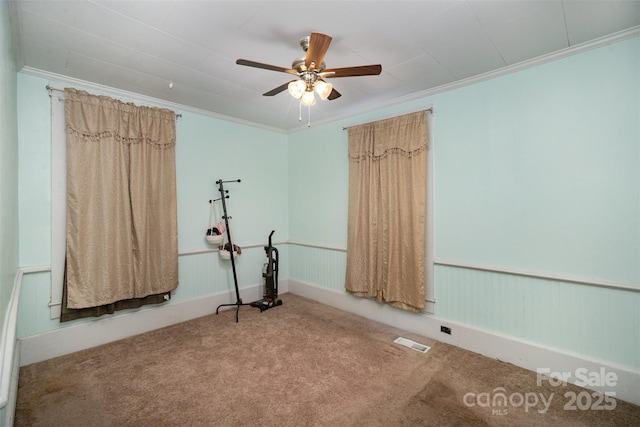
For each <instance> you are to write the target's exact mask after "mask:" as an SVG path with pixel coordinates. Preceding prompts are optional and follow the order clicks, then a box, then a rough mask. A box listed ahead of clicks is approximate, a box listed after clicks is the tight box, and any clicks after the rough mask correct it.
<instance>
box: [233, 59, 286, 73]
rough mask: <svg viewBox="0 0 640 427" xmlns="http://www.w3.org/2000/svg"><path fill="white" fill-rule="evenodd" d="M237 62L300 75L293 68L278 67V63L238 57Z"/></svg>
mask: <svg viewBox="0 0 640 427" xmlns="http://www.w3.org/2000/svg"><path fill="white" fill-rule="evenodd" d="M236 64H238V65H246V66H247V67H255V68H262V69H264V70H271V71H280V72H282V73H289V74H295V75H298V72H297V71H296V70H294V69H292V68H284V67H278V66H277V65H269V64H263V63H262V62H256V61H249V60H248V59H238V60H237V61H236Z"/></svg>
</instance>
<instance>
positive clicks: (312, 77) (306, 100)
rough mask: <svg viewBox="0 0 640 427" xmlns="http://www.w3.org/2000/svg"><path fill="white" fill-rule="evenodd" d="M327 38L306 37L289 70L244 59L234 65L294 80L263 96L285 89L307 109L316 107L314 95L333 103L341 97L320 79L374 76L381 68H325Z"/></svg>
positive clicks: (329, 38)
mask: <svg viewBox="0 0 640 427" xmlns="http://www.w3.org/2000/svg"><path fill="white" fill-rule="evenodd" d="M331 40H332V38H331V36H328V35H326V34H322V33H316V32H313V33H311V35H310V36H306V37H303V38H302V39H300V46H302V49H303V50H304V51H305V52H306V55H305V56H303V57H301V58H298V59H295V60H294V61H293V63H292V64H291V68H285V67H278V66H276V65H269V64H264V63H261V62H255V61H250V60H248V59H238V60H237V61H236V64H238V65H246V66H248V67H255V68H262V69H265V70H272V71H279V72H283V73H288V74H292V75H294V76H297V77H298V78H297V79H294V80H291V81H289V82H286V83H284V84H282V85H280V86H278V87H276V88H274V89H271V90H270V91H268V92H265V93H263V95H264V96H273V95H277V94H279V93H280V92H282V91H284V90H285V89H288V90H289V93H290V94H291V96H293V97H294V98H296V99H300V103H301V104H302V105H306V106H311V105H313V104H315V103H316V99H315V96H314V94H313V92H314V90H315V92H316V93H317V94H318V95H319V96H320V98H322V99H329V100H333V99H336V98H339V97H340V96H341V94H340V92H338V91H337V90H335V89H334V88H333V85H331V84H330V83H327V82H325V80H324V79H329V78H335V77H357V76H375V75H378V74H380V73H381V72H382V65H380V64H376V65H361V66H356V67H344V68H326V65H325V63H324V57H325V54H326V53H327V50H329V44H331Z"/></svg>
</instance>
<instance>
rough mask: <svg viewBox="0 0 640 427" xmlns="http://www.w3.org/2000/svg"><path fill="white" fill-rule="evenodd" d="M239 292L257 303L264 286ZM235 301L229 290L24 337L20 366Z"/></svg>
mask: <svg viewBox="0 0 640 427" xmlns="http://www.w3.org/2000/svg"><path fill="white" fill-rule="evenodd" d="M281 282H283V283H281V284H280V292H281V293H284V292H286V291H287V283H286V281H281ZM240 292H241V297H242V299H243V301H247V302H249V301H255V300H258V299H260V298H262V285H253V286H248V287H243V288H242V289H241V290H240ZM235 301H236V296H235V291H229V292H224V293H220V294H215V295H208V296H205V297H201V298H195V299H192V300H187V301H181V302H176V303H173V302H168V303H165V304H163V305H160V306H154V307H152V306H146V307H142V308H140V309H138V310H136V311H133V312H127V313H125V314H120V315H118V314H114V315H112V316H111V317H107V318H100V319H97V320H95V321H91V322H87V323H80V324H77V325H73V326H67V327H61V328H59V329H56V330H53V331H48V332H44V333H41V334H37V335H32V336H29V337H24V338H21V339H20V340H19V344H20V355H21V357H20V366H26V365H30V364H32V363H37V362H41V361H43V360H48V359H52V358H54V357H58V356H62V355H65V354H69V353H73V352H76V351H80V350H86V349H88V348H91V347H96V346H99V345H102V344H107V343H109V342H113V341H117V340H120V339H123V338H128V337H131V336H134V335H138V334H142V333H145V332H150V331H153V330H155V329H159V328H163V327H166V326H171V325H175V324H177V323H180V322H185V321H187V320H191V319H195V318H198V317H202V316H206V315H209V314H212V313H215V311H216V308H217V307H218V306H219V305H220V304H232V303H235Z"/></svg>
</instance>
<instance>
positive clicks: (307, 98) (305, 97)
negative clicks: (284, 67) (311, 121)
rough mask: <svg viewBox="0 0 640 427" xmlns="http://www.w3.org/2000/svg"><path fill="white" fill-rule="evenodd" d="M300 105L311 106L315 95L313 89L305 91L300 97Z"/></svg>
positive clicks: (313, 103)
mask: <svg viewBox="0 0 640 427" xmlns="http://www.w3.org/2000/svg"><path fill="white" fill-rule="evenodd" d="M300 102H301V103H302V105H306V106H312V105H315V103H316V97H315V96H314V95H313V90H308V91H305V92H304V93H303V94H302V98H300Z"/></svg>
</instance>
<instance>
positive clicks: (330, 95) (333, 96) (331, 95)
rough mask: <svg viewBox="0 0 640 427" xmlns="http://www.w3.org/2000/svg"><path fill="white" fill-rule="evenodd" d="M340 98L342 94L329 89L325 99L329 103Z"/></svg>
mask: <svg viewBox="0 0 640 427" xmlns="http://www.w3.org/2000/svg"><path fill="white" fill-rule="evenodd" d="M341 96H342V94H341V93H340V92H338V91H337V90H335V89H331V93H330V94H329V96H328V97H327V99H328V100H329V101H331V100H332V99H336V98H340V97H341Z"/></svg>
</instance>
